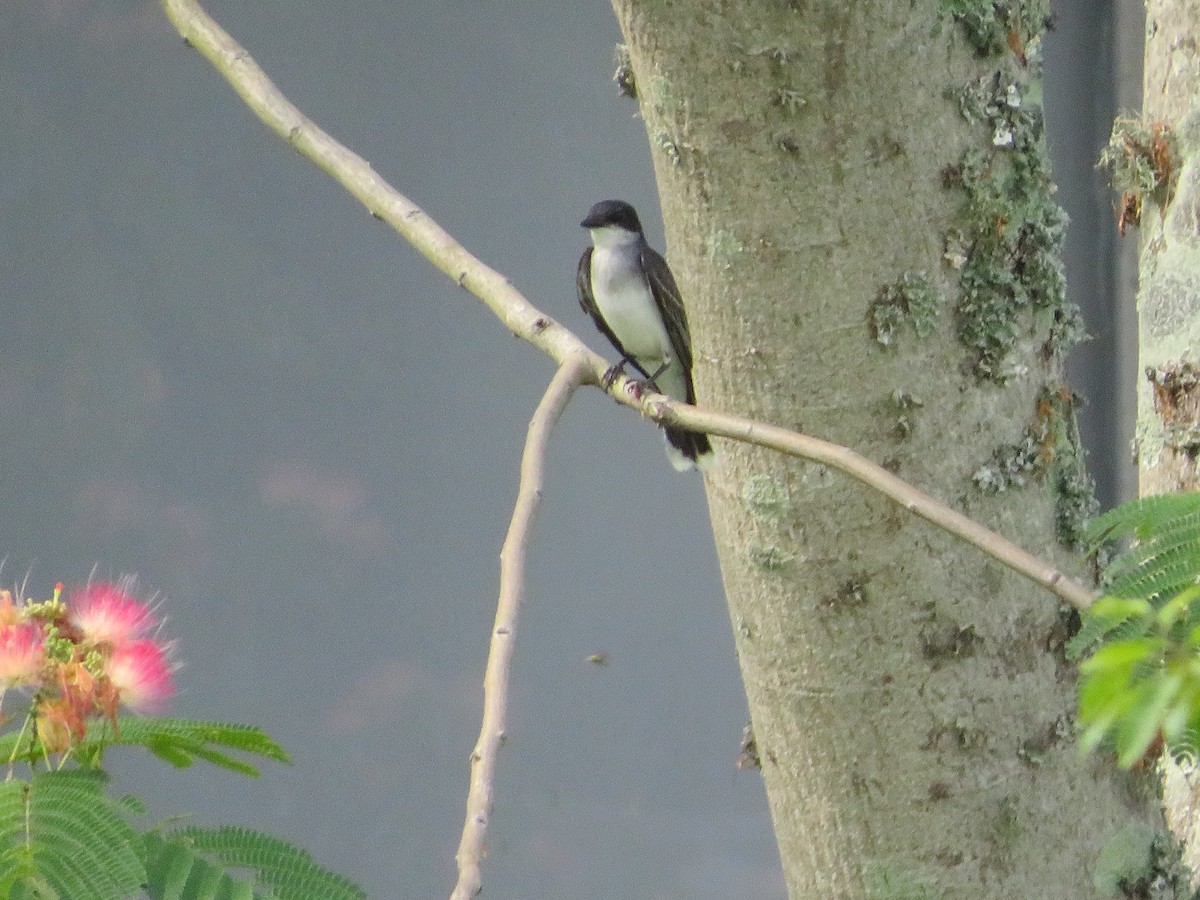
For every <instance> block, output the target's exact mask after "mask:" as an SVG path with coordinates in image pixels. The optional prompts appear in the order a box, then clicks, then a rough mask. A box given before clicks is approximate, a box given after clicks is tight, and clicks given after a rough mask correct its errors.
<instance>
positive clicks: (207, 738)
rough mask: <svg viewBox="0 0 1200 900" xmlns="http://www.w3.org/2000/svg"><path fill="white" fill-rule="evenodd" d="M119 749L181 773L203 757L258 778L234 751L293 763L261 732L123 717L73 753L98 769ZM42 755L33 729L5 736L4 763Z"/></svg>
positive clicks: (0, 747)
mask: <svg viewBox="0 0 1200 900" xmlns="http://www.w3.org/2000/svg"><path fill="white" fill-rule="evenodd" d="M118 745H128V746H142V747H145V748H146V749H147V750H149V751H150V752H151V753H153V754H154V755H155V756H157V757H159V758H160V759H163V760H166V761H167V762H169V763H170V764H171V765H173V766H175V767H176V768H179V769H185V768H187V767H188V766H191V765H192V764H193V763H195V761H196V760H197V759H202V760H204V761H205V762H209V763H212V764H213V765H214V766H219V767H221V768H223V769H228V770H230V771H231V772H236V773H238V774H239V775H245V776H247V777H250V778H256V777H258V774H259V772H258V769H257V768H256V767H255V766H253V765H251V764H250V763H248V762H245V761H244V760H241V759H239V758H237V757H235V756H230V755H229V754H228V753H226V752H223V751H225V750H235V751H238V752H240V753H246V754H250V755H252V756H260V757H263V758H264V759H272V760H275V761H277V762H288V755H287V753H286V752H285V751H284V749H283V748H282V747H280V746H279V745H278V744H277V743H275V741H273V740H272V739H271V738H270V737H269V736H268V735H267V734H266V733H265V732H263V731H262V730H261V729H258V728H253V727H251V726H248V725H227V724H223V723H220V722H192V721H189V720H187V719H154V718H143V717H140V716H123V717H121V718H119V719H118V720H117V727H116V729H113V728H112V726H110V725H108V724H107V723H106V724H104V725H101V726H95V727H93V728H92V729H91V730H90V731H89V732H88V737H87V739H86V740H84V741H82V742H81V743H79V744H78V745H76V746H75V748H74V753H75V755H76V757H77V758H78V759H79V760H80V761H81V762H83V763H85V764H87V765H89V766H92V767H97V766H99V765H100V764H101V762H102V761H103V757H104V750H105V748H107V747H111V746H118ZM218 748H220V749H218ZM42 757H43V748H42V747H41V746H40V745H39V744H38V743H37V741H36V740H35V739H34V738H33V737H32V736H31V734H30V732H29V730H26V731H24V732H22V733H21V734H20V735H18V734H11V733H10V734H5V735H3V736H2V737H0V759H11V760H21V761H24V762H31V763H32V762H37V761H39V760H41V759H42Z"/></svg>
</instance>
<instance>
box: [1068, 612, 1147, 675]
mask: <svg viewBox="0 0 1200 900" xmlns="http://www.w3.org/2000/svg"><path fill="white" fill-rule="evenodd" d="M1150 610H1151V607H1150V604H1149V603H1147V602H1146V601H1144V600H1143V601H1139V600H1135V599H1125V598H1121V597H1101V598H1100V599H1099V600H1097V601H1096V602H1095V603H1094V604H1092V608H1091V609H1089V610H1088V613H1087V615H1086V616H1085V617H1084V619H1083V624H1082V625H1081V626H1080V628H1079V631H1078V632H1076V634H1075V636H1074V637H1072V638H1071V639H1070V640H1069V641H1067V646H1066V654H1067V659H1069V660H1071V661H1072V662H1074V661H1075V660H1077V659H1079V657H1080V656H1082V655H1083V654H1084V653H1085V652H1087V651H1088V650H1089V649H1091V647H1092V646H1093V645H1094V644H1095V643H1096V642H1098V641H1100V640H1101V639H1103V638H1109V639H1110V640H1113V641H1125V640H1130V639H1132V638H1136V637H1141V636H1142V635H1144V634H1146V633H1147V632H1148V631H1149V629H1150V624H1149V621H1148V613H1149V612H1150Z"/></svg>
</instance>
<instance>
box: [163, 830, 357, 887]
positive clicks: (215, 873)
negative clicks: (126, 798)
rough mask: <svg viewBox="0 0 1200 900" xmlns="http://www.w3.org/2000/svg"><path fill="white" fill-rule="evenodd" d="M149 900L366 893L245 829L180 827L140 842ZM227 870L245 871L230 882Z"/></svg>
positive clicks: (301, 853)
mask: <svg viewBox="0 0 1200 900" xmlns="http://www.w3.org/2000/svg"><path fill="white" fill-rule="evenodd" d="M142 843H143V848H144V853H145V861H146V870H147V873H148V878H147V886H146V891H147V893H148V894H149V895H150V897H151V898H152V900H183V898H205V900H226V898H228V900H238V898H246V900H250V898H253V897H271V898H274V900H343V898H345V900H363V898H365V897H366V896H367V895H366V892H365V891H363V890H362V889H361V888H359V887H358V886H357V885H355V884H352V883H351V882H349V881H347V880H346V879H345V878H342V877H341V876H340V875H337V874H335V873H333V872H330V871H328V870H327V869H324V868H322V867H321V866H318V865H317V864H316V863H315V862H313V859H312V857H311V856H309V855H308V853H306V852H304V851H303V850H300V849H298V848H296V847H293V846H292V845H291V844H288V843H285V842H284V841H281V840H279V839H277V838H274V837H271V836H270V835H266V834H263V833H261V832H258V831H251V830H250V829H248V828H234V827H230V826H227V827H223V828H212V829H208V828H181V829H178V830H176V831H169V832H165V833H158V832H150V833H148V834H146V835H145V837H144V838H143V842H142ZM231 871H248V872H249V873H250V877H249V878H248V879H245V878H235V877H234V876H233V875H231V874H230V872H231Z"/></svg>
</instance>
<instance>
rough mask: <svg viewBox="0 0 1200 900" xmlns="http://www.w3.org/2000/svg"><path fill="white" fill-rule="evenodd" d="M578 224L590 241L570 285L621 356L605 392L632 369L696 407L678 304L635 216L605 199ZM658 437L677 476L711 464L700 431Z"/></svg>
mask: <svg viewBox="0 0 1200 900" xmlns="http://www.w3.org/2000/svg"><path fill="white" fill-rule="evenodd" d="M579 224H580V225H581V226H582V227H583V228H586V229H588V231H589V232H590V233H591V238H592V246H590V247H588V248H587V249H586V250H584V251H583V255H582V256H581V257H580V258H579V270H578V272H577V274H576V278H575V286H576V288H577V289H578V291H579V305H580V306H582V307H583V311H584V312H586V313H587V314H588V315H589V316H591V318H592V321H593V322H595V323H596V327H597V328H598V329H600V333H601V334H603V335H604V336H605V337H606V338H608V339H609V341H611V342H612V345H613V346H614V347H616V348H617V352H618V353H620V354H621V359H620V361H619V362H617V364H616V365H614V366H612V367H611V368H610V369H609V370H608V371H607V372H606V373H605V375H604V382H605V386H606V387H607V386H610V385H611V384H612V383H613V381H614V380H615V379H616V378H617V376H618V375H622V374H624V371H625V366H626V365H631V366H633V368H634V369H636V370H637V371H638V372H639V373H641V375H642V377H643V378H644V379H645V384H646V385H647V386H648V387H650V388H652V389H654V390H657V391H659V392H660V393H663V394H666V395H667V396H668V397H671V398H672V399H675V400H681V401H683V402H684V403H695V402H696V390H695V387H694V386H693V384H692V339H691V335H690V334H689V332H688V323H687V313H686V312H685V310H684V308H683V299H682V298H681V297H680V295H679V287H678V286H677V285H676V284H675V276H674V275H672V274H671V268H670V266H668V265H667V261H666V260H665V259H663V258H662V256H661V255H659V254H658V252H656V251H655V250H654V248H652V247H651V246H650V245H649V244H648V243H647V242H646V235H645V233H644V232H643V231H642V223H641V220H640V219H638V214H637V211H636V210H635V209H634V208H633V207H632V206H630V205H629V204H628V203H626V202H625V201H623V200H602V201H600V202H599V203H597V204H595V205H594V206H593V207H592V208H591V209H590V210H588V214H587V216H586V217H585V218H584V220H583V221H582V222H580V223H579ZM663 430H664V432H665V434H666V439H667V459H668V460H669V461H670V463H671V465H672V466H673V467H674V468H675V470H676V471H679V472H686V471H688V470H689V469H707V468H709V467H710V466H711V465H712V464H713V462H714V461H715V459H716V457H715V455H714V454H713V449H712V445H711V444H710V443H709V440H708V435H706V434H704V433H703V432H699V431H690V430H688V429H686V428H678V427H674V426H667V427H665V428H664V429H663Z"/></svg>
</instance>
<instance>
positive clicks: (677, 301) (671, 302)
mask: <svg viewBox="0 0 1200 900" xmlns="http://www.w3.org/2000/svg"><path fill="white" fill-rule="evenodd" d="M642 269H643V270H644V271H645V273H646V277H647V278H648V279H649V280H650V293H651V294H652V295H653V296H654V302H655V303H656V304H658V311H659V314H660V315H661V316H662V320H663V324H664V325H665V326H666V328H667V336H668V337H669V338H670V339H671V346H672V348H674V350H675V358H676V359H677V360H679V362H680V363H682V364H683V370H684V371H685V372H686V373H687V388H688V396H687V402H688V403H695V402H696V398H695V396H694V393H693V389H692V335H691V332H690V331H688V322H687V311H686V310H684V308H683V298H682V297H681V296H680V295H679V286H678V285H677V284H675V276H674V275H672V274H671V267H670V266H668V265H667V261H666V260H665V259H663V258H662V256H661V255H660V254H659V253H658V251H657V250H655V249H654V248H653V247H645V248H643V249H642Z"/></svg>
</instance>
